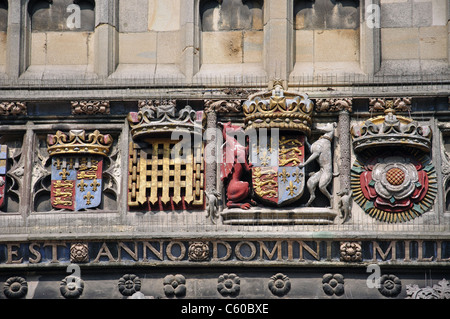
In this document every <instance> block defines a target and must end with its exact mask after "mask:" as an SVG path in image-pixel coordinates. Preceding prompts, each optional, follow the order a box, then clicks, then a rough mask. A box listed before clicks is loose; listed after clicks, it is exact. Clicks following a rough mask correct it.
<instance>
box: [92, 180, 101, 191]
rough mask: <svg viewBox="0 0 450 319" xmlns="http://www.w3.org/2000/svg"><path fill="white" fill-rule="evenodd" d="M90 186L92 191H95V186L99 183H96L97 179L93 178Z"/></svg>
mask: <svg viewBox="0 0 450 319" xmlns="http://www.w3.org/2000/svg"><path fill="white" fill-rule="evenodd" d="M90 186H91V187H92V190H93V191H94V192H96V191H97V187H98V186H100V183H98V182H97V180H96V179H94V181H93V182H92V183H91V184H90Z"/></svg>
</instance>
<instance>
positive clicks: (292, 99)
mask: <svg viewBox="0 0 450 319" xmlns="http://www.w3.org/2000/svg"><path fill="white" fill-rule="evenodd" d="M313 108H314V103H313V102H312V101H311V100H310V99H309V98H308V95H307V94H297V93H294V92H288V91H285V90H284V88H283V83H282V81H281V80H275V81H274V83H273V88H272V90H271V91H264V92H259V93H255V94H253V95H250V96H249V97H248V100H247V101H245V102H244V104H243V111H244V115H245V120H244V121H245V125H246V130H249V129H252V128H255V129H260V128H278V129H280V130H290V131H292V130H293V131H300V132H303V133H305V134H307V135H310V134H311V126H312V113H313Z"/></svg>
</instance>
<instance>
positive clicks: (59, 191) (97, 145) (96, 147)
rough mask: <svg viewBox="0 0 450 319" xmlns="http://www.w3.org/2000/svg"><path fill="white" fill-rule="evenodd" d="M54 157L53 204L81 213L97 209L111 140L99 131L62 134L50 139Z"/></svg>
mask: <svg viewBox="0 0 450 319" xmlns="http://www.w3.org/2000/svg"><path fill="white" fill-rule="evenodd" d="M47 143H48V152H49V154H50V156H51V158H52V173H51V178H52V180H51V203H52V206H53V208H57V209H67V210H72V211H79V210H83V209H89V208H96V207H98V206H99V205H100V204H101V199H102V175H103V164H104V162H103V160H104V157H105V156H106V155H107V154H108V152H109V149H110V147H111V145H112V137H111V136H110V135H109V134H106V135H103V134H101V133H100V132H99V131H98V130H96V131H94V132H93V133H91V134H86V133H85V131H84V130H71V131H70V132H69V134H68V135H67V134H65V133H63V132H61V131H58V132H56V135H53V134H49V135H48V137H47Z"/></svg>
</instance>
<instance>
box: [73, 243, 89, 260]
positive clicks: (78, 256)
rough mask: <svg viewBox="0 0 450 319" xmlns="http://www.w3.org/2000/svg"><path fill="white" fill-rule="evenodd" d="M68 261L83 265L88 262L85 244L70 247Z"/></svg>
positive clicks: (87, 251) (87, 249)
mask: <svg viewBox="0 0 450 319" xmlns="http://www.w3.org/2000/svg"><path fill="white" fill-rule="evenodd" d="M70 261H71V262H73V263H85V262H88V261H89V248H88V245H87V244H83V243H77V244H72V245H71V246H70Z"/></svg>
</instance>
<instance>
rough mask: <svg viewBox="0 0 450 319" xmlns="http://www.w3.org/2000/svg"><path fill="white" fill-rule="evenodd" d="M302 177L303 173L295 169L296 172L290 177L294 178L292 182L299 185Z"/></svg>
mask: <svg viewBox="0 0 450 319" xmlns="http://www.w3.org/2000/svg"><path fill="white" fill-rule="evenodd" d="M302 176H303V173H302V172H300V170H299V169H298V168H297V170H296V171H295V172H294V173H293V174H292V177H295V179H294V182H296V183H300V177H302Z"/></svg>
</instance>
